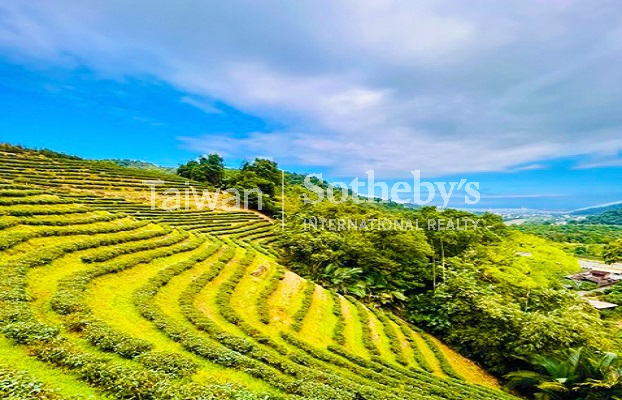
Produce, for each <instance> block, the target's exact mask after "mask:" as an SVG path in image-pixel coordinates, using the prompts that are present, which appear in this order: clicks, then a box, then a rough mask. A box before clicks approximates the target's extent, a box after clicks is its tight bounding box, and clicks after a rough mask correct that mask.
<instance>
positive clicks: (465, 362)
mask: <svg viewBox="0 0 622 400" xmlns="http://www.w3.org/2000/svg"><path fill="white" fill-rule="evenodd" d="M430 338H431V339H432V341H433V342H434V343H435V344H436V346H437V347H438V348H439V350H440V351H441V352H442V353H443V355H444V356H445V358H446V359H447V361H448V362H449V364H450V365H451V366H452V367H453V368H454V370H455V371H456V372H458V373H459V374H460V375H461V376H462V377H464V379H466V380H467V381H468V382H472V383H477V384H480V385H482V386H488V387H491V388H494V389H499V388H500V385H499V382H498V381H497V380H496V379H495V378H493V377H492V376H491V375H489V374H487V373H486V371H484V370H483V369H482V368H480V367H479V366H478V365H477V364H475V363H474V362H473V361H471V360H469V359H467V358H465V357H463V356H461V355H460V354H458V353H457V352H456V351H455V350H452V349H451V348H449V347H448V346H447V345H446V344H445V343H443V342H441V341H440V340H438V339H437V338H435V337H433V336H430Z"/></svg>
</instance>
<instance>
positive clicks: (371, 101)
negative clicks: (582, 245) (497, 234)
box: [0, 0, 622, 208]
mask: <svg viewBox="0 0 622 400" xmlns="http://www.w3.org/2000/svg"><path fill="white" fill-rule="evenodd" d="M621 64H622V3H621V2H619V1H616V0H612V1H607V0H603V1H598V2H593V1H587V0H586V1H565V0H541V1H529V0H517V1H504V2H499V1H485V0H477V1H468V2H467V1H452V2H448V1H419V0H418V1H368V0H365V1H363V0H349V1H341V0H331V1H323V0H314V1H302V0H298V1H263V2H258V1H231V0H229V1H206V0H182V1H175V2H172V1H160V0H149V1H142V0H131V1H130V0H125V1H119V0H107V1H92V0H79V1H78V0H56V1H53V2H52V1H43V0H41V1H37V0H29V1H24V0H3V1H2V2H1V3H0V107H1V108H0V116H1V118H0V140H4V141H10V142H14V143H22V144H25V145H29V146H36V147H41V146H43V147H51V148H53V149H57V150H61V151H67V152H71V153H74V154H78V155H82V156H85V157H97V158H103V157H106V158H110V157H118V158H135V159H143V160H148V161H153V162H157V163H162V164H167V165H176V164H178V163H180V162H182V161H184V160H186V159H188V158H191V157H193V156H194V155H197V154H201V153H205V152H214V151H216V152H219V153H221V154H223V155H224V156H225V158H226V159H227V160H229V162H230V163H231V164H236V163H239V161H240V160H242V159H244V158H251V157H255V156H262V157H272V158H274V159H275V160H276V161H278V162H279V163H280V164H281V165H283V166H285V167H287V168H288V169H292V170H296V171H300V172H302V171H306V172H322V173H324V176H325V177H327V178H329V179H339V180H347V179H351V178H352V177H355V176H364V172H365V171H367V170H370V169H373V170H374V171H376V176H378V177H382V178H383V179H386V180H389V181H391V180H396V179H402V178H405V177H409V176H411V175H410V171H411V170H421V171H422V174H423V175H424V176H425V177H429V178H430V179H434V180H439V179H440V180H444V178H448V179H449V178H450V177H451V178H454V177H458V178H467V179H469V180H478V181H481V182H482V192H483V193H484V204H485V206H491V207H492V206H512V207H520V206H527V207H530V206H543V207H544V206H546V207H553V208H574V207H580V206H586V205H590V204H595V203H599V202H601V203H605V202H611V201H617V200H622V189H621V188H620V184H619V183H620V181H621V180H622V179H621V178H622V112H621V110H622V66H621Z"/></svg>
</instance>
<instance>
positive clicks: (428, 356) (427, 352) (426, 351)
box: [410, 330, 446, 377]
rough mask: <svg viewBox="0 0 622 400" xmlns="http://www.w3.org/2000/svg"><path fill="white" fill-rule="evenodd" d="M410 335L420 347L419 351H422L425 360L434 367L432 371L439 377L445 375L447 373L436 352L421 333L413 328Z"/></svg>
mask: <svg viewBox="0 0 622 400" xmlns="http://www.w3.org/2000/svg"><path fill="white" fill-rule="evenodd" d="M410 335H411V337H412V338H413V339H414V341H415V343H416V344H417V348H418V349H419V351H420V352H421V354H422V355H423V357H424V358H425V360H426V361H427V362H428V365H429V366H430V367H431V368H432V371H433V372H432V374H434V375H436V376H439V377H445V376H446V375H445V373H444V372H443V369H442V368H441V364H440V363H439V361H438V359H437V358H436V355H435V354H434V352H433V351H432V350H431V349H430V348H429V347H428V345H427V343H426V342H425V340H423V338H422V337H421V336H420V334H419V333H417V332H415V331H412V330H411V331H410Z"/></svg>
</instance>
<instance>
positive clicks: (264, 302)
mask: <svg viewBox="0 0 622 400" xmlns="http://www.w3.org/2000/svg"><path fill="white" fill-rule="evenodd" d="M283 278H285V268H283V267H282V266H281V265H277V266H276V271H275V272H274V274H272V276H271V277H270V278H269V279H268V283H267V284H266V286H265V287H264V288H263V290H262V291H261V292H259V296H257V302H256V305H257V314H259V320H260V321H261V322H262V323H264V324H266V325H267V324H269V323H270V307H269V305H268V299H269V298H270V296H272V294H274V292H276V290H277V289H278V287H279V283H280V282H281V281H282V280H283Z"/></svg>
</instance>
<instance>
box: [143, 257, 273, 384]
mask: <svg viewBox="0 0 622 400" xmlns="http://www.w3.org/2000/svg"><path fill="white" fill-rule="evenodd" d="M221 254H222V253H220V252H218V253H216V256H215V257H216V258H217V257H219V256H220V255H221ZM214 260H215V258H213V257H212V258H210V259H209V260H208V261H205V262H202V263H198V264H196V265H195V266H194V267H193V268H191V269H189V270H187V271H184V272H183V273H181V274H179V275H177V276H175V277H174V278H173V279H171V281H170V282H169V283H168V284H166V285H165V286H164V287H162V288H161V289H160V291H159V292H158V293H157V294H156V296H155V298H154V302H155V304H156V305H157V306H158V307H159V308H160V309H161V310H162V311H163V313H165V314H166V316H167V317H168V318H171V319H174V320H175V321H176V322H178V323H180V324H183V325H184V328H185V329H187V330H188V331H189V332H191V333H192V334H193V335H195V336H198V337H201V338H202V339H203V340H206V341H208V342H214V341H213V339H212V338H210V337H209V336H208V335H206V334H205V333H204V332H202V331H200V330H198V329H196V328H195V327H194V325H192V324H191V323H190V322H188V321H186V319H185V318H184V317H183V315H182V312H181V309H180V306H179V296H180V295H181V293H182V292H183V291H184V290H185V289H186V288H187V286H188V285H189V284H190V283H191V282H192V281H193V280H194V279H195V278H198V277H199V276H200V275H202V274H203V273H205V272H206V271H208V270H209V269H210V268H211V265H212V263H213V262H214ZM195 379H197V380H198V381H200V382H213V383H222V384H227V383H231V382H234V383H237V384H239V385H242V386H244V387H247V388H248V389H249V390H251V391H254V392H258V393H266V392H267V393H273V394H275V393H277V391H276V390H275V389H274V388H273V387H272V386H270V385H268V384H267V383H265V382H264V381H262V380H260V379H257V378H253V377H251V376H250V375H248V374H246V373H244V372H243V371H238V370H233V369H216V368H214V369H213V370H209V371H207V370H206V369H202V370H201V371H199V372H198V373H197V374H196V375H195Z"/></svg>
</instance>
